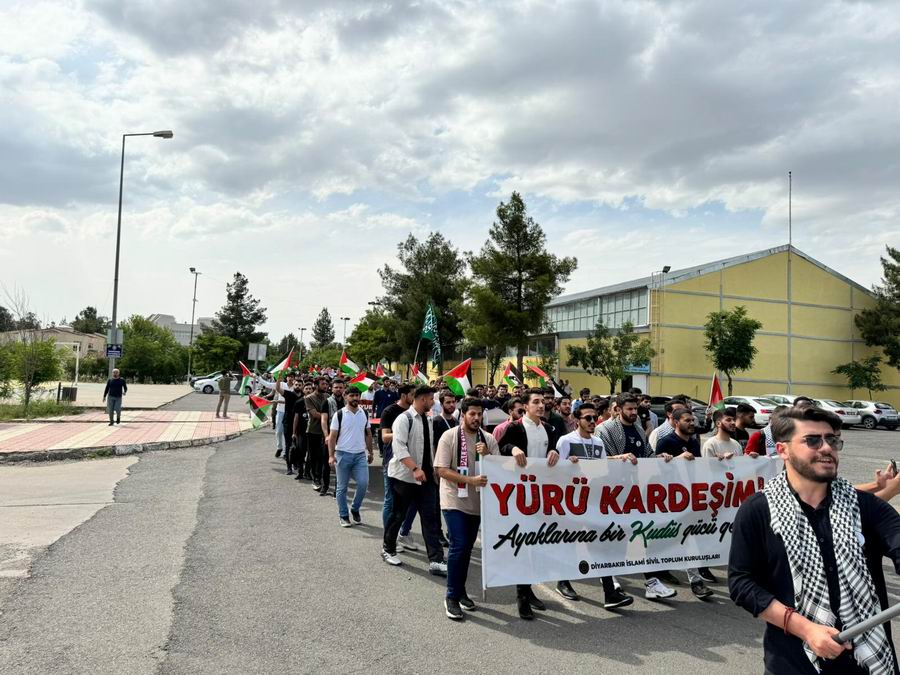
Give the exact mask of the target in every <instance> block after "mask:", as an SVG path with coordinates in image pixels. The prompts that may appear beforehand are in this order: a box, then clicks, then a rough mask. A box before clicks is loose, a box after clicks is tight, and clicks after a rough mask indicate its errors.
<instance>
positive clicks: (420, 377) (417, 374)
mask: <svg viewBox="0 0 900 675" xmlns="http://www.w3.org/2000/svg"><path fill="white" fill-rule="evenodd" d="M412 376H413V379H414V380H418V381H419V382H421V383H422V384H428V378H427V377H425V373H420V372H419V364H418V363H414V364H413V367H412Z"/></svg>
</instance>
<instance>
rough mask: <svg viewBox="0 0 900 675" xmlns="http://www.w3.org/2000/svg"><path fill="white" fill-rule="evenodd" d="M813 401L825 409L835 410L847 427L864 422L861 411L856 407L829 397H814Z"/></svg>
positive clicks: (842, 424) (842, 423)
mask: <svg viewBox="0 0 900 675" xmlns="http://www.w3.org/2000/svg"><path fill="white" fill-rule="evenodd" d="M813 403H815V404H816V405H817V406H819V407H820V408H822V409H823V410H828V411H829V412H833V413H834V414H835V415H837V416H838V417H840V418H841V426H843V427H844V428H845V429H848V428H850V427H852V426H855V425H857V424H860V423H862V415H860V414H859V411H858V410H857V409H856V408H851V407H850V406H848V405H844V404H843V403H838V402H837V401H832V400H831V399H827V398H819V399H814V400H813Z"/></svg>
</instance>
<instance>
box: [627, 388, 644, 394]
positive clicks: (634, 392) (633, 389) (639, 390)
mask: <svg viewBox="0 0 900 675" xmlns="http://www.w3.org/2000/svg"><path fill="white" fill-rule="evenodd" d="M628 393H629V394H634V395H635V396H640V395H641V394H643V393H644V392H642V391H641V388H640V387H632V388H631V389H629V390H628Z"/></svg>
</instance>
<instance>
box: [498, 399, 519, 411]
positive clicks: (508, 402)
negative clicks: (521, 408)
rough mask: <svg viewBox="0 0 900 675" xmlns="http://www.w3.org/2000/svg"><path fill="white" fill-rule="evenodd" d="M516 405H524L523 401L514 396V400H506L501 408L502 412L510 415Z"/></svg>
mask: <svg viewBox="0 0 900 675" xmlns="http://www.w3.org/2000/svg"><path fill="white" fill-rule="evenodd" d="M516 403H518V404H519V405H522V399H520V398H519V397H518V396H513V397H512V398H508V399H506V402H505V403H504V404H503V405H501V406H500V410H502V411H503V412H505V413H506V414H507V415H509V411H510V410H512V409H513V407H514V406H515V405H516Z"/></svg>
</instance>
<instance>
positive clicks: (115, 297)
mask: <svg viewBox="0 0 900 675" xmlns="http://www.w3.org/2000/svg"><path fill="white" fill-rule="evenodd" d="M174 135H175V134H173V133H172V132H171V131H169V130H165V131H148V132H146V133H141V134H122V162H121V164H120V165H119V219H118V221H117V222H116V270H115V275H114V276H113V306H112V336H113V339H118V335H119V330H118V329H119V326H118V324H117V323H116V310H117V309H118V304H119V245H120V244H121V241H122V183H123V182H124V179H125V139H126V138H128V137H129V136H155V137H156V138H172V137H173V136H174ZM108 361H109V377H110V378H112V371H113V368H115V367H116V357H114V356H113V357H110V358H109V359H108Z"/></svg>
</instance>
